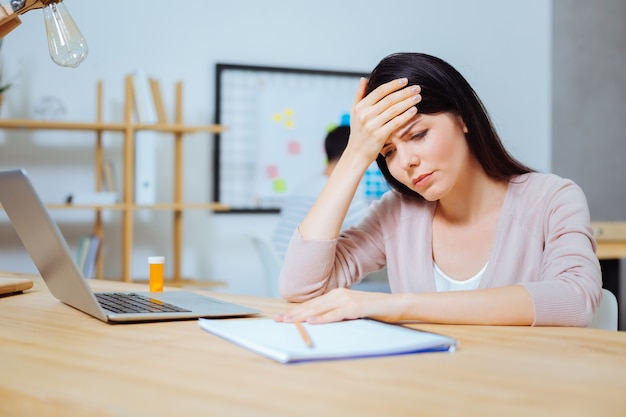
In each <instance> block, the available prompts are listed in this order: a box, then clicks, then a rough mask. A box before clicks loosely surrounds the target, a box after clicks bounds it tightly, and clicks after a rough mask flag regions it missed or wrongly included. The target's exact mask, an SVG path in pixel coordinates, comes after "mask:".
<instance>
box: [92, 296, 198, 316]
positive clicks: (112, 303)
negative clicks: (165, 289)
mask: <svg viewBox="0 0 626 417" xmlns="http://www.w3.org/2000/svg"><path fill="white" fill-rule="evenodd" d="M96 299H97V300H98V302H99V303H100V305H101V306H102V308H104V309H105V310H108V311H110V312H113V313H118V314H120V313H122V314H123V313H182V312H189V311H190V310H186V309H184V308H181V307H178V306H175V305H173V304H168V303H165V302H163V301H160V300H156V299H154V298H148V297H144V296H142V295H139V294H134V293H96Z"/></svg>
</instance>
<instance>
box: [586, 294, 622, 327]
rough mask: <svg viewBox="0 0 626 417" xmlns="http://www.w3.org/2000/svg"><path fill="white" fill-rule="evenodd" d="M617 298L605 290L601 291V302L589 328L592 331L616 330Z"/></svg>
mask: <svg viewBox="0 0 626 417" xmlns="http://www.w3.org/2000/svg"><path fill="white" fill-rule="evenodd" d="M617 317H618V307H617V298H616V297H615V295H613V293H612V292H611V291H609V290H607V289H604V288H603V289H602V302H600V305H599V306H598V310H596V312H595V314H594V315H593V318H592V319H591V323H589V326H587V327H591V328H593V329H604V330H617Z"/></svg>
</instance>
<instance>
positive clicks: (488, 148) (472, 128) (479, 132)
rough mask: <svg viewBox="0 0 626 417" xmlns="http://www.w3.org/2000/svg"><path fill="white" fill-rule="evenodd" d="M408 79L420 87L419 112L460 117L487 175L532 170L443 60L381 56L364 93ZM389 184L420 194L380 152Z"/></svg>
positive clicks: (504, 175) (410, 55)
mask: <svg viewBox="0 0 626 417" xmlns="http://www.w3.org/2000/svg"><path fill="white" fill-rule="evenodd" d="M404 77H406V78H408V80H409V85H419V86H421V89H422V92H421V95H422V101H420V102H419V103H418V104H417V105H416V107H417V109H418V111H419V112H420V113H423V114H434V113H440V112H450V113H454V114H458V115H460V116H461V118H462V119H463V122H464V123H465V126H466V127H467V130H468V133H466V134H465V139H466V140H467V144H468V146H469V149H470V152H472V153H473V154H474V155H475V157H476V159H477V160H478V162H479V163H480V165H481V166H482V167H483V169H484V170H485V172H486V173H487V175H488V176H490V177H492V178H495V179H501V180H508V179H509V178H510V177H511V176H513V175H519V174H525V173H527V172H532V171H533V170H532V169H531V168H528V167H527V166H525V165H524V164H522V163H521V162H519V161H518V160H517V159H515V158H513V156H511V154H509V152H507V150H506V149H505V148H504V146H503V145H502V141H501V140H500V137H499V136H498V133H497V132H496V130H495V128H494V126H493V124H492V123H491V120H490V118H489V114H488V113H487V110H486V109H485V107H484V105H483V104H482V102H481V101H480V99H479V98H478V96H477V95H476V92H475V91H474V89H473V88H472V87H471V86H470V85H469V83H468V82H467V80H465V78H463V76H462V75H461V74H460V73H459V72H458V71H457V70H456V69H454V68H453V67H452V66H451V65H450V64H448V63H447V62H445V61H444V60H442V59H440V58H437V57H434V56H431V55H427V54H421V53H396V54H392V55H389V56H387V57H385V58H383V60H382V61H380V62H379V63H378V65H377V66H376V68H374V70H373V71H372V74H371V75H370V78H369V81H368V85H367V92H366V94H369V93H371V92H372V91H373V90H374V89H376V87H378V86H380V85H382V84H384V83H386V82H388V81H392V80H395V79H398V78H404ZM376 163H377V164H378V167H379V168H380V170H381V171H382V173H383V176H384V177H385V179H386V180H387V182H388V183H389V185H390V186H391V187H392V188H393V189H395V190H397V191H399V192H401V193H402V194H406V195H411V196H416V195H419V194H417V193H416V192H415V191H413V190H411V189H410V188H408V187H407V186H405V185H404V184H402V183H401V182H400V181H398V180H396V179H395V178H394V177H393V176H392V175H391V173H390V172H389V168H388V167H387V162H386V161H385V158H383V157H382V155H379V156H378V158H377V159H376Z"/></svg>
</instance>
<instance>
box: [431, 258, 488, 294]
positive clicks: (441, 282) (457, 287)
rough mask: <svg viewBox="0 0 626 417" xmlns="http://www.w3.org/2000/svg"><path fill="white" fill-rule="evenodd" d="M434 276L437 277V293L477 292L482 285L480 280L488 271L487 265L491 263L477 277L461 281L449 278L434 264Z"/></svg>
mask: <svg viewBox="0 0 626 417" xmlns="http://www.w3.org/2000/svg"><path fill="white" fill-rule="evenodd" d="M433 265H434V266H433V274H434V275H435V287H436V288H437V291H467V290H475V289H477V288H478V285H479V284H480V279H481V278H482V277H483V273H484V272H485V269H487V265H489V262H487V263H486V264H485V266H483V267H482V269H481V270H480V271H478V273H476V275H474V276H473V277H471V278H469V279H466V280H463V281H459V280H456V279H453V278H450V277H449V276H447V275H446V274H445V273H444V272H443V271H442V270H441V269H440V268H439V266H437V264H436V263H434V262H433Z"/></svg>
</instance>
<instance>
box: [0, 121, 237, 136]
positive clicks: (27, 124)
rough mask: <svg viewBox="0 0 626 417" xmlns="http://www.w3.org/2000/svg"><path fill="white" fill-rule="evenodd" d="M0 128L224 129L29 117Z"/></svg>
mask: <svg viewBox="0 0 626 417" xmlns="http://www.w3.org/2000/svg"><path fill="white" fill-rule="evenodd" d="M0 129H24V130H78V131H103V132H104V131H107V132H124V131H126V130H127V129H132V130H148V131H157V132H163V133H183V134H191V133H198V132H208V133H220V132H223V131H224V130H225V128H223V127H222V126H219V125H206V126H193V125H184V124H166V123H157V124H152V125H146V124H135V123H91V122H53V121H45V120H29V119H0Z"/></svg>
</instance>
